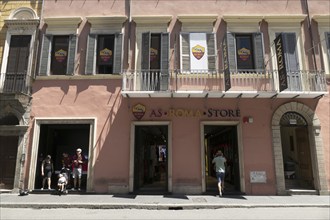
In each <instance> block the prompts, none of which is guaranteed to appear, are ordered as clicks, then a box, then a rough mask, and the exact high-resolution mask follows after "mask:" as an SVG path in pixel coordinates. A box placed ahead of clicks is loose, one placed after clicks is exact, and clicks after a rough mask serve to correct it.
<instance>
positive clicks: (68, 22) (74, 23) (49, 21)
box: [44, 17, 82, 28]
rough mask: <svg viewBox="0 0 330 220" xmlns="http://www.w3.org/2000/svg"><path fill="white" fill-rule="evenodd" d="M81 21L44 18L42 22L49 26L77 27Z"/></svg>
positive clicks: (78, 18) (70, 18) (71, 18)
mask: <svg viewBox="0 0 330 220" xmlns="http://www.w3.org/2000/svg"><path fill="white" fill-rule="evenodd" d="M81 21H82V19H81V17H49V18H44V22H45V23H46V24H47V25H48V27H49V26H72V27H75V28H76V27H77V25H78V24H79V23H80V22H81Z"/></svg>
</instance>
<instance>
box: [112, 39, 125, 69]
mask: <svg viewBox="0 0 330 220" xmlns="http://www.w3.org/2000/svg"><path fill="white" fill-rule="evenodd" d="M114 50H115V51H114V53H115V54H114V57H113V59H114V61H113V63H114V65H113V71H112V72H113V73H115V74H120V73H121V72H122V51H123V34H122V33H117V34H116V35H115V46H114Z"/></svg>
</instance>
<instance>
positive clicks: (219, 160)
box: [212, 150, 227, 197]
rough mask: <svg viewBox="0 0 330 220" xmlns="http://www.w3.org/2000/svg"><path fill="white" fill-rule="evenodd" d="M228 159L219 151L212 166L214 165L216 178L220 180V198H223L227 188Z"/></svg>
mask: <svg viewBox="0 0 330 220" xmlns="http://www.w3.org/2000/svg"><path fill="white" fill-rule="evenodd" d="M226 161H227V160H226V158H224V156H223V153H222V152H221V150H218V151H217V153H216V155H215V157H214V158H213V160H212V164H214V168H215V172H216V177H217V179H218V189H219V196H220V197H221V196H222V192H223V190H224V188H225V170H226Z"/></svg>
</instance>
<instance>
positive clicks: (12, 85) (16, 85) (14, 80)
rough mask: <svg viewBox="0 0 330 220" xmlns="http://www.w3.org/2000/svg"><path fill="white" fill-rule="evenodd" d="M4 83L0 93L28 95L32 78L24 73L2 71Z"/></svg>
mask: <svg viewBox="0 0 330 220" xmlns="http://www.w3.org/2000/svg"><path fill="white" fill-rule="evenodd" d="M1 75H2V76H3V78H4V83H3V87H2V93H4V94H25V95H28V96H30V95H31V91H32V82H33V78H32V77H31V76H29V75H27V74H26V73H2V74H1Z"/></svg>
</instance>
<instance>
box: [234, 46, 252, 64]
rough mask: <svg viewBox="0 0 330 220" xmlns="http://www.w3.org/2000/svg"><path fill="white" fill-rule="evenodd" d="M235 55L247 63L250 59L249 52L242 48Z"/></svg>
mask: <svg viewBox="0 0 330 220" xmlns="http://www.w3.org/2000/svg"><path fill="white" fill-rule="evenodd" d="M237 54H238V56H239V58H240V59H241V60H243V61H247V60H248V59H249V58H250V55H251V51H250V50H249V49H246V48H245V47H243V48H241V49H239V50H238V51H237Z"/></svg>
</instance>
